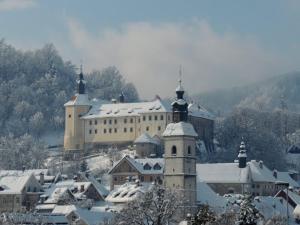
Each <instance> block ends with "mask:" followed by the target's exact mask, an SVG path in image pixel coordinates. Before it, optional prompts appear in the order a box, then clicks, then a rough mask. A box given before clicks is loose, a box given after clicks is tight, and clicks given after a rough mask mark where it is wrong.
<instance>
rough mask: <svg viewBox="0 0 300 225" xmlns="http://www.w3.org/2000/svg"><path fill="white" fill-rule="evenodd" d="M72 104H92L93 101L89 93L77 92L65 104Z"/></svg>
mask: <svg viewBox="0 0 300 225" xmlns="http://www.w3.org/2000/svg"><path fill="white" fill-rule="evenodd" d="M72 105H91V102H90V100H89V98H88V94H76V95H74V96H73V97H72V99H71V100H70V101H68V102H67V103H66V104H64V106H72Z"/></svg>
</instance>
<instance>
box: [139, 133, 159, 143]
mask: <svg viewBox="0 0 300 225" xmlns="http://www.w3.org/2000/svg"><path fill="white" fill-rule="evenodd" d="M134 143H135V144H137V143H151V144H158V143H157V141H156V140H154V139H153V138H152V137H151V136H150V135H149V134H148V133H142V134H141V135H140V136H139V137H138V138H137V139H135V141H134Z"/></svg>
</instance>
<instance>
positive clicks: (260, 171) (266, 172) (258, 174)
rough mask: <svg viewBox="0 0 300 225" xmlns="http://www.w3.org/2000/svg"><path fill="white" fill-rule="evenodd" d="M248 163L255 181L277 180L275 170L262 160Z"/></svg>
mask: <svg viewBox="0 0 300 225" xmlns="http://www.w3.org/2000/svg"><path fill="white" fill-rule="evenodd" d="M247 164H248V166H250V170H251V178H252V180H253V181H254V182H275V181H276V179H275V177H274V176H273V172H272V171H271V170H270V169H269V168H268V167H266V165H265V164H264V163H263V162H262V161H256V160H251V161H250V162H248V163H247Z"/></svg>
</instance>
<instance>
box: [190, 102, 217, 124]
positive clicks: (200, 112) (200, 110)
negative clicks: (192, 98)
mask: <svg viewBox="0 0 300 225" xmlns="http://www.w3.org/2000/svg"><path fill="white" fill-rule="evenodd" d="M188 110H189V115H191V116H196V117H201V118H206V119H210V120H214V119H215V116H214V115H213V114H212V113H210V112H209V111H208V110H207V109H205V108H204V107H203V106H200V105H196V104H193V103H190V104H189V106H188Z"/></svg>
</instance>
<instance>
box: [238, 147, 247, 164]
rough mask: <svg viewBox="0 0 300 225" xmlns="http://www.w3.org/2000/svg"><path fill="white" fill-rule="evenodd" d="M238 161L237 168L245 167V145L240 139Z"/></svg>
mask: <svg viewBox="0 0 300 225" xmlns="http://www.w3.org/2000/svg"><path fill="white" fill-rule="evenodd" d="M238 161H239V168H245V167H246V166H247V153H246V146H245V142H244V141H242V142H241V145H240V151H239V154H238Z"/></svg>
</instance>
